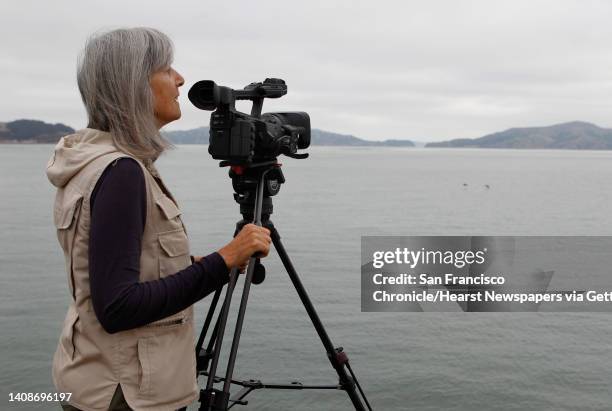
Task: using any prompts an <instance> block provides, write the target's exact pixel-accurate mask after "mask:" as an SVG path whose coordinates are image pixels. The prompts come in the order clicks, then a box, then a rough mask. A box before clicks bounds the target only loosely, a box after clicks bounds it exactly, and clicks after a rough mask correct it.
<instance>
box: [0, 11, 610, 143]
mask: <svg viewBox="0 0 612 411" xmlns="http://www.w3.org/2000/svg"><path fill="white" fill-rule="evenodd" d="M611 17H612V2H611V1H605V0H603V1H599V0H577V1H568V0H551V1H548V0H528V1H524V0H512V1H510V0H427V1H426V0H423V1H408V0H406V1H397V2H395V1H383V0H378V1H367V2H361V1H332V0H328V1H292V0H284V1H255V0H253V1H240V0H235V1H227V2H223V1H214V2H213V1H207V0H193V1H192V0H189V1H179V0H175V1H173V2H171V1H157V0H149V1H126V0H123V1H116V0H105V1H87V0H80V1H72V0H69V1H68V0H66V1H63V0H54V1H40V0H37V1H32V0H20V1H16V0H5V1H2V2H1V3H0V46H1V48H0V50H1V53H0V70H1V76H0V122H7V121H12V120H16V119H20V118H31V119H39V120H43V121H46V122H52V123H57V122H61V123H64V124H66V125H69V126H71V127H73V128H76V129H79V128H83V127H85V126H86V124H87V121H86V114H85V110H84V108H83V105H82V102H81V99H80V96H79V93H78V89H77V86H76V59H77V55H78V54H79V52H80V50H81V49H82V47H83V45H84V43H85V40H86V39H87V37H88V36H89V35H91V34H92V33H94V32H96V31H99V30H108V29H113V28H118V27H133V26H149V27H155V28H157V29H160V30H161V31H163V32H165V33H166V34H167V35H168V36H169V37H170V38H171V39H172V40H173V42H174V44H175V59H174V68H175V69H176V70H177V71H179V72H180V73H181V74H182V75H183V77H185V80H186V84H185V86H184V87H183V88H182V89H181V96H180V98H179V101H180V104H181V108H182V112H183V116H182V118H181V119H180V120H178V121H176V122H174V123H171V124H169V125H168V126H166V129H168V130H186V129H191V128H195V127H199V126H203V125H207V124H208V122H209V118H210V113H209V112H205V111H200V110H198V109H196V108H195V107H194V106H192V105H191V103H190V102H189V100H188V99H187V91H188V89H189V87H190V86H191V85H192V84H194V83H195V82H196V81H198V80H204V79H211V80H214V81H215V82H216V83H217V84H219V85H225V86H229V87H232V88H242V87H244V86H245V85H247V84H249V83H251V82H254V81H263V80H264V79H265V78H266V77H277V78H282V79H284V80H285V81H286V83H287V85H288V94H287V95H286V96H284V97H282V98H281V99H276V100H268V101H266V102H265V103H264V111H306V112H308V113H309V114H310V117H311V124H312V127H313V128H319V129H323V130H327V131H332V132H337V133H343V134H352V135H355V136H358V137H361V138H365V139H369V140H384V139H410V140H415V141H441V140H447V139H452V138H476V137H480V136H483V135H486V134H489V133H493V132H497V131H502V130H506V129H508V128H512V127H534V126H546V125H552V124H557V123H563V122H569V121H575V120H580V121H588V122H592V123H595V124H597V125H599V126H601V127H612V24H611V23H610V21H611V20H610V18H611ZM238 107H239V109H242V110H248V106H247V105H239V106H238Z"/></svg>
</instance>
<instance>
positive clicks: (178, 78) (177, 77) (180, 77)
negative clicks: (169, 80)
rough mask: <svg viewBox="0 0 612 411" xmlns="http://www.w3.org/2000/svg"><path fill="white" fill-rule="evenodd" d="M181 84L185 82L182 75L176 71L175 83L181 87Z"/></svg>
mask: <svg viewBox="0 0 612 411" xmlns="http://www.w3.org/2000/svg"><path fill="white" fill-rule="evenodd" d="M183 84H185V79H184V78H183V76H181V74H180V73H179V72H178V71H177V72H176V85H177V87H181V86H182V85H183Z"/></svg>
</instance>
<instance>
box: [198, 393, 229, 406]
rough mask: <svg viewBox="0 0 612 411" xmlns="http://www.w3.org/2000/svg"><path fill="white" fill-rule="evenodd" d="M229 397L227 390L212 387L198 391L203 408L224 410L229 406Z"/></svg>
mask: <svg viewBox="0 0 612 411" xmlns="http://www.w3.org/2000/svg"><path fill="white" fill-rule="evenodd" d="M229 398H230V395H229V393H228V392H225V391H221V390H217V389H214V388H213V389H210V390H202V391H201V392H200V402H201V403H202V409H204V410H213V411H226V410H227V408H228V406H229Z"/></svg>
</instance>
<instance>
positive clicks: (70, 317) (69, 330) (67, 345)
mask: <svg viewBox="0 0 612 411" xmlns="http://www.w3.org/2000/svg"><path fill="white" fill-rule="evenodd" d="M77 321H79V314H78V313H77V311H76V308H75V307H74V306H73V305H71V306H70V307H69V308H68V312H67V313H66V318H65V319H64V326H63V329H62V335H61V337H60V345H61V346H62V348H63V349H64V351H65V352H66V355H68V358H70V360H71V361H72V360H74V354H75V352H76V347H75V345H74V328H75V326H76V323H77Z"/></svg>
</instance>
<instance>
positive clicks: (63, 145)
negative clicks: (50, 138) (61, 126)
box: [47, 128, 120, 188]
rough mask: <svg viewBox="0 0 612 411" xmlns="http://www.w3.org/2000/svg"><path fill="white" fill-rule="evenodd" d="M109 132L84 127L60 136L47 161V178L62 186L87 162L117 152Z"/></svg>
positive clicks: (57, 185)
mask: <svg viewBox="0 0 612 411" xmlns="http://www.w3.org/2000/svg"><path fill="white" fill-rule="evenodd" d="M119 151H120V150H118V149H117V147H115V145H114V144H113V138H112V135H111V134H110V133H107V132H104V131H100V130H94V129H91V128H85V129H83V130H79V131H77V132H76V133H74V134H70V135H68V136H65V137H62V138H61V140H60V141H59V142H58V143H57V145H56V146H55V149H54V152H53V155H52V156H51V158H50V159H49V162H48V163H47V178H48V179H49V181H50V182H51V184H53V185H54V186H55V187H58V188H61V187H64V186H65V185H66V184H68V182H69V181H70V179H71V178H72V177H74V176H75V175H76V174H77V173H78V172H79V171H81V170H82V169H83V168H84V167H85V166H86V165H87V164H89V163H91V162H92V161H93V160H95V159H96V158H98V157H100V156H103V155H105V154H109V153H113V152H119Z"/></svg>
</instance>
